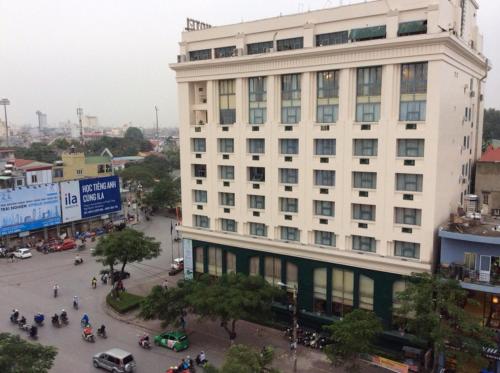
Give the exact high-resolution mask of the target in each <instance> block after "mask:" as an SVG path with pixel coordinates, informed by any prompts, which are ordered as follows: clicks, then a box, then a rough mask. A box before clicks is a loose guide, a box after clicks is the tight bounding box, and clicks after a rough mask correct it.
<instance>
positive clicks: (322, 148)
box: [314, 139, 337, 155]
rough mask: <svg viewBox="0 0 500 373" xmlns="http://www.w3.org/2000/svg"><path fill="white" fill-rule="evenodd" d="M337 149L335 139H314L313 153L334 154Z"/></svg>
mask: <svg viewBox="0 0 500 373" xmlns="http://www.w3.org/2000/svg"><path fill="white" fill-rule="evenodd" d="M336 151H337V140H335V139H314V155H335V153H336Z"/></svg>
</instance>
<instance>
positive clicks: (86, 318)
mask: <svg viewBox="0 0 500 373" xmlns="http://www.w3.org/2000/svg"><path fill="white" fill-rule="evenodd" d="M81 323H82V325H83V326H86V325H90V322H89V315H87V314H86V313H84V314H83V316H82V321H81Z"/></svg>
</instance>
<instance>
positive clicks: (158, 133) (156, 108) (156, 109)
mask: <svg viewBox="0 0 500 373" xmlns="http://www.w3.org/2000/svg"><path fill="white" fill-rule="evenodd" d="M155 113H156V139H157V140H158V139H159V138H160V130H159V129H158V106H156V105H155Z"/></svg>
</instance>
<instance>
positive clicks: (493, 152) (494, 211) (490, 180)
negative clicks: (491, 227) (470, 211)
mask: <svg viewBox="0 0 500 373" xmlns="http://www.w3.org/2000/svg"><path fill="white" fill-rule="evenodd" d="M476 193H477V195H478V196H479V201H480V203H481V212H482V213H483V214H488V215H493V216H498V217H500V148H494V147H493V146H491V145H490V146H489V147H488V148H487V149H486V151H485V152H484V153H483V155H482V156H481V159H479V161H478V162H477V163H476Z"/></svg>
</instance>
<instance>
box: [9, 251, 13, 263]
mask: <svg viewBox="0 0 500 373" xmlns="http://www.w3.org/2000/svg"><path fill="white" fill-rule="evenodd" d="M9 258H10V261H11V263H14V253H10V254H9Z"/></svg>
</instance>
